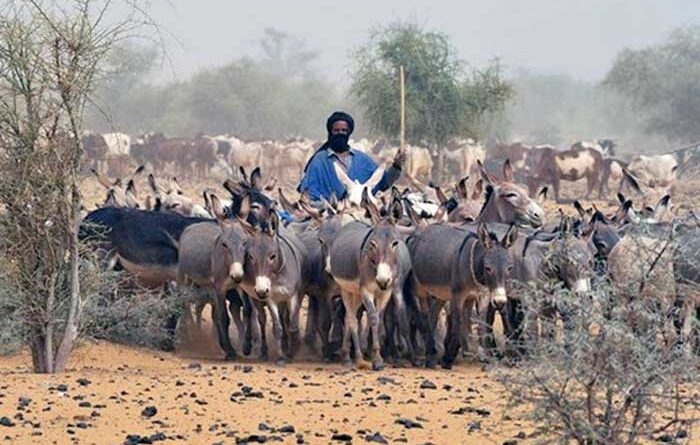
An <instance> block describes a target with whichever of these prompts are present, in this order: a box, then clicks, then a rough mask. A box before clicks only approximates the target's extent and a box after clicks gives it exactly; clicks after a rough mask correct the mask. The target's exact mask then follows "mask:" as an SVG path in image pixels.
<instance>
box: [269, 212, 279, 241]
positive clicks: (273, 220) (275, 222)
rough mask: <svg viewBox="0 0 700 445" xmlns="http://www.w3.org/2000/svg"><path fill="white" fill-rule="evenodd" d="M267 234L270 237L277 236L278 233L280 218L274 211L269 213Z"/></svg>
mask: <svg viewBox="0 0 700 445" xmlns="http://www.w3.org/2000/svg"><path fill="white" fill-rule="evenodd" d="M268 225H269V227H268V233H269V234H270V235H277V234H278V233H279V231H280V217H279V216H278V215H277V212H275V211H274V210H273V211H271V212H270V220H269V221H268Z"/></svg>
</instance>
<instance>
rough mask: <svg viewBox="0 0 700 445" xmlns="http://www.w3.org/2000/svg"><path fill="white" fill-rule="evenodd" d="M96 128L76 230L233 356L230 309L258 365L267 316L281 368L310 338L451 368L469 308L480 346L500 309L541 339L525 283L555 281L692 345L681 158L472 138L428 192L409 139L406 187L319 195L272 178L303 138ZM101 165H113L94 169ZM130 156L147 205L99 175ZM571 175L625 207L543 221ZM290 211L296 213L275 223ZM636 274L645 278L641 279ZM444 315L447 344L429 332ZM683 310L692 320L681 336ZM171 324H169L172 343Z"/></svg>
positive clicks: (694, 303)
mask: <svg viewBox="0 0 700 445" xmlns="http://www.w3.org/2000/svg"><path fill="white" fill-rule="evenodd" d="M97 136H98V135H94V134H91V135H87V136H86V139H85V141H86V148H88V155H89V157H90V162H91V165H92V166H93V170H94V172H95V173H96V174H97V175H98V178H99V179H100V182H101V183H102V185H104V186H105V188H106V189H107V198H106V200H105V202H104V204H103V205H102V206H101V207H100V208H98V209H96V210H93V211H91V212H89V213H87V214H86V217H85V219H84V223H83V226H82V227H81V237H82V238H83V239H85V240H91V242H93V243H94V245H95V247H96V249H98V250H99V252H100V253H101V254H102V255H103V259H104V264H105V267H120V268H121V269H123V270H125V271H126V272H127V273H129V274H131V275H133V277H134V278H135V280H136V281H137V282H138V283H139V284H140V285H142V286H146V287H151V288H163V289H166V290H167V291H168V292H176V293H183V294H184V293H187V294H189V295H191V294H195V295H197V298H196V300H195V303H194V304H193V305H194V312H195V315H196V316H197V317H201V312H202V309H203V308H204V306H205V305H207V304H211V306H212V318H213V324H214V326H215V327H216V333H217V337H218V342H219V345H220V347H221V349H222V350H223V352H224V353H225V357H226V359H227V360H233V359H235V358H236V357H237V355H238V353H239V352H238V351H237V349H236V348H235V347H234V346H233V342H232V341H231V338H230V336H229V324H230V320H231V318H232V319H233V322H234V325H235V328H236V330H237V332H238V335H237V338H238V339H239V340H240V343H241V345H240V351H242V353H243V354H245V355H250V354H252V351H253V344H254V343H258V344H259V351H260V352H259V353H260V357H261V359H267V358H268V356H269V354H268V341H267V336H268V329H267V319H268V317H269V318H270V320H271V329H270V332H271V333H272V337H273V338H272V339H271V340H272V342H273V345H274V352H275V353H274V356H275V357H277V359H278V361H279V362H285V361H288V360H291V359H292V358H293V357H294V356H295V354H296V353H297V352H298V350H299V347H300V346H301V343H302V341H303V342H305V343H306V344H307V345H309V346H310V347H312V348H314V349H315V347H316V346H317V345H318V344H320V346H321V349H320V352H319V354H320V355H321V356H322V357H323V358H324V359H327V360H336V359H339V360H341V361H343V362H345V363H352V361H353V360H354V361H355V363H356V364H357V365H358V366H359V367H365V366H369V363H366V362H365V357H368V358H369V360H370V363H371V367H372V368H373V369H381V368H382V367H383V366H384V360H385V359H399V358H407V359H409V360H410V361H411V362H412V363H414V364H416V365H425V366H429V367H433V366H435V365H437V364H438V363H441V364H442V366H444V367H450V366H451V365H452V364H453V363H454V362H455V360H456V358H457V355H458V353H459V351H460V349H462V351H463V352H466V350H467V348H468V344H469V342H468V337H469V335H471V330H472V321H473V320H474V319H475V318H477V319H479V320H480V322H479V323H478V333H477V338H478V339H479V344H480V347H481V349H482V352H483V351H485V352H489V351H493V350H494V348H495V347H496V345H495V342H494V336H493V332H492V329H493V326H492V324H493V319H494V315H495V314H496V313H500V316H501V319H502V321H503V326H504V330H505V334H506V343H509V342H512V344H513V345H517V344H522V342H521V341H519V339H521V338H522V337H523V336H526V335H537V333H532V332H524V331H523V329H522V326H523V310H522V300H523V299H522V298H521V297H522V292H532V291H534V289H537V288H540V289H545V288H547V289H551V288H552V286H558V287H560V288H562V289H566V290H567V291H568V292H571V293H572V294H574V295H577V296H578V295H580V296H581V298H588V297H590V295H592V294H594V293H595V290H596V287H597V286H599V285H601V284H600V283H602V282H603V280H609V282H610V283H611V285H612V286H613V287H615V288H617V289H619V290H620V291H621V292H626V293H628V294H630V295H629V296H630V298H654V299H658V300H659V301H662V302H664V304H668V306H669V307H672V308H676V309H677V310H672V311H669V322H670V321H672V322H673V324H674V326H675V328H676V332H675V334H676V336H677V338H678V339H680V340H682V341H686V340H687V341H688V342H690V343H691V344H692V345H693V346H694V347H695V348H696V349H698V352H700V330H699V329H698V326H697V324H698V322H700V301H698V298H697V295H696V291H697V284H699V283H700V263H697V262H696V261H694V260H695V259H697V258H699V257H700V255H699V254H700V252H698V250H700V230H699V227H700V226H699V225H698V222H697V220H696V219H695V216H694V215H693V214H692V212H689V213H688V214H687V215H680V214H673V213H672V212H671V211H670V210H669V207H670V204H671V200H670V193H671V187H672V186H673V183H674V179H675V175H676V172H677V170H678V169H679V167H681V166H682V162H683V160H682V159H680V160H679V159H678V158H677V157H676V156H675V154H674V153H671V154H667V155H658V156H654V157H647V156H636V157H635V158H634V159H632V160H630V161H629V162H625V161H622V160H620V159H618V158H615V157H614V144H613V143H612V141H609V140H601V141H597V142H594V143H587V142H577V143H574V144H573V145H572V146H571V147H570V148H569V149H567V150H557V149H556V148H555V147H553V146H549V145H545V146H527V145H524V144H521V143H514V144H508V145H500V146H495V147H492V148H490V149H489V150H488V151H487V153H488V156H486V154H485V151H484V150H483V149H482V148H481V147H480V146H479V145H478V144H475V143H473V142H472V141H460V142H456V143H455V144H453V145H452V146H451V147H449V148H448V149H446V154H447V156H446V157H447V160H448V164H449V168H451V169H453V170H454V173H455V176H456V177H457V180H455V181H454V183H444V184H434V183H430V185H428V183H429V182H430V177H431V172H432V169H433V165H432V158H433V156H432V154H431V153H430V151H429V150H427V149H424V148H418V147H407V148H406V150H407V166H405V167H404V175H403V176H404V177H403V178H402V179H401V180H400V181H399V184H402V185H401V186H395V187H393V188H392V189H390V190H387V191H384V192H381V193H378V194H377V195H374V196H373V195H372V194H371V193H368V192H367V190H372V188H373V187H374V185H375V184H374V182H373V181H375V182H376V181H378V179H379V177H378V175H373V177H372V178H370V179H369V180H368V181H367V183H364V184H360V183H358V182H356V181H350V180H349V178H347V176H346V175H344V172H343V171H342V170H338V171H337V174H338V178H339V179H340V180H341V182H343V183H344V185H345V186H346V188H347V194H346V196H345V197H343V199H338V198H336V197H333V198H332V199H329V200H323V201H322V202H320V203H319V202H312V201H311V200H310V198H309V197H308V196H307V195H306V194H301V195H297V194H295V195H294V196H291V194H290V193H285V192H284V190H283V188H282V187H277V182H276V180H275V179H273V177H272V176H273V175H274V176H275V177H276V178H277V179H278V180H279V184H280V185H283V184H294V183H295V182H297V181H298V179H299V178H300V176H299V175H300V174H301V173H302V172H303V168H304V165H305V163H306V161H307V159H308V157H309V156H311V154H313V152H314V150H315V148H316V147H317V145H316V144H314V143H312V142H311V141H308V140H292V141H288V142H286V143H276V142H243V141H241V140H238V139H236V138H231V137H227V136H217V137H208V136H204V135H198V136H197V137H195V138H193V139H180V138H171V139H168V138H165V137H164V136H163V135H162V134H150V135H144V136H142V137H139V138H138V139H135V140H133V141H132V140H130V139H129V144H121V145H120V141H124V140H127V139H126V138H127V137H126V136H125V135H122V136H114V134H112V135H110V136H108V137H102V139H101V140H100V139H99V138H98V137H97ZM96 140H98V142H95V141H96ZM114 141H116V142H114ZM353 146H360V147H362V146H364V147H365V148H364V150H366V151H367V152H368V153H370V154H374V155H376V158H377V159H378V161H379V163H380V164H382V162H384V160H388V159H392V158H393V156H394V154H395V149H393V150H392V149H391V148H390V147H385V146H384V145H383V144H369V143H366V144H365V143H364V142H361V143H359V144H355V145H353ZM95 147H102V148H100V149H99V150H97V151H96V149H95ZM105 147H107V148H105ZM119 147H121V148H119ZM127 148H128V149H127ZM271 150H274V151H275V153H276V154H274V155H269V154H271V153H272V151H271ZM98 151H99V153H97V152H98ZM96 153H97V154H96ZM104 161H108V162H111V163H113V164H111V165H108V166H107V167H104V166H103V165H101V164H102V162H104ZM133 161H136V163H138V164H141V165H146V167H145V168H144V167H140V168H139V169H138V170H137V171H136V173H134V175H138V174H143V170H144V169H150V170H151V173H150V174H149V175H148V183H149V186H150V189H151V194H150V195H149V197H148V198H146V199H145V200H144V199H139V198H138V196H137V194H136V191H135V186H134V180H133V179H134V178H133V177H132V178H131V179H130V180H115V181H113V180H109V179H107V178H106V176H105V173H108V171H110V172H111V173H112V174H114V173H115V172H118V174H119V175H123V173H124V172H125V171H126V170H127V169H129V168H131V165H132V163H133ZM114 162H116V163H114ZM215 167H216V168H221V174H223V175H225V176H226V177H227V179H226V180H225V182H224V184H223V189H222V190H221V191H218V190H212V189H207V190H204V191H203V193H202V197H201V198H197V199H195V198H193V197H188V196H186V194H185V193H183V191H182V190H181V189H180V188H179V186H178V184H177V181H176V180H174V179H168V180H166V181H163V180H162V179H159V178H160V177H165V176H168V173H177V174H179V175H180V176H183V175H188V174H191V175H193V176H195V177H196V176H207V175H210V174H213V173H212V169H214V168H215ZM380 168H381V167H380ZM263 171H264V172H266V175H267V176H269V177H270V179H269V180H267V181H265V180H263V175H262V172H263ZM248 172H250V174H248ZM375 176H377V177H376V178H375ZM460 176H462V177H461V178H460ZM168 177H170V176H168ZM579 179H585V180H586V193H585V197H586V198H588V197H589V196H590V195H591V194H592V193H593V192H594V191H595V192H597V193H598V197H599V198H600V197H603V198H607V193H608V191H609V188H608V187H609V182H610V181H615V182H616V187H617V191H618V193H617V200H618V201H619V202H618V205H617V210H616V211H614V212H612V213H609V214H605V213H604V212H602V211H600V210H599V209H597V208H595V207H593V208H588V209H586V208H584V206H582V205H581V204H580V203H579V202H578V201H573V200H572V204H573V205H574V208H575V209H576V211H577V212H576V215H577V216H565V215H564V213H561V214H560V215H559V217H558V218H557V219H556V220H552V219H550V220H547V218H546V217H545V212H544V210H543V207H542V201H543V200H545V199H546V194H547V189H548V187H551V188H552V190H553V192H554V198H555V200H557V201H560V200H562V197H561V195H560V193H561V182H562V181H576V180H579ZM625 194H628V196H632V199H628V198H627V197H625ZM630 194H631V195H630ZM200 199H201V202H200ZM282 210H284V211H286V213H288V214H289V215H291V216H292V218H288V219H286V220H285V222H283V221H282V220H281V219H280V217H279V214H280V211H282ZM290 220H291V221H290ZM681 247H682V248H681ZM554 253H556V254H554ZM603 277H605V278H603ZM640 281H644V282H645V283H647V284H646V285H645V286H642V287H641V288H640V287H635V286H634V285H633V283H638V282H640ZM605 282H606V283H608V281H605ZM305 300H306V304H307V307H308V309H307V310H306V311H305V314H306V317H302V306H303V303H304V302H305ZM183 301H185V299H184V298H183ZM186 301H187V304H188V305H190V303H191V301H192V300H191V299H187V300H186ZM190 309H191V308H189V307H188V310H187V311H186V313H187V314H191V310H190ZM550 309H551V310H550V311H548V312H547V313H546V314H545V313H543V314H542V316H548V317H556V316H561V317H562V318H564V317H565V315H566V314H564V313H562V310H561V308H557V307H556V304H554V305H553V306H552V307H551V308H550ZM443 314H446V320H447V328H446V332H445V333H444V339H443V338H441V335H442V334H438V331H439V329H438V326H439V325H440V324H441V317H442V316H443ZM686 318H688V319H692V318H694V319H695V323H693V328H692V329H690V332H689V333H688V329H685V330H684V329H683V323H684V321H686V320H685V319H686ZM174 322H175V320H170V323H169V326H168V329H171V330H172V331H173V335H174V329H175V323H174ZM302 325H303V328H302ZM363 328H364V329H366V331H367V340H366V342H365V341H364V340H363V339H364V336H363V335H362V334H363ZM302 331H303V336H302ZM438 339H439V340H440V341H444V343H443V344H444V347H443V348H439V347H438V345H437V344H436V342H437V341H438ZM365 343H366V345H367V348H366V350H363V348H362V346H363V344H365ZM439 349H441V350H442V351H440V352H439V351H438V350H439ZM516 349H517V348H509V345H508V344H507V345H506V350H509V351H512V350H516ZM520 352H522V351H520ZM516 353H517V351H516Z"/></svg>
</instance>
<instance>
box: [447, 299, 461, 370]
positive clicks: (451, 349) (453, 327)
mask: <svg viewBox="0 0 700 445" xmlns="http://www.w3.org/2000/svg"><path fill="white" fill-rule="evenodd" d="M450 306H451V307H450V314H449V317H448V319H447V321H448V323H447V335H446V336H445V353H444V354H443V356H442V367H443V368H445V369H450V368H452V365H453V364H454V362H455V358H456V357H457V353H458V352H459V346H460V344H459V343H460V330H461V329H462V316H463V315H464V297H463V296H455V297H454V298H453V299H452V300H451V301H450Z"/></svg>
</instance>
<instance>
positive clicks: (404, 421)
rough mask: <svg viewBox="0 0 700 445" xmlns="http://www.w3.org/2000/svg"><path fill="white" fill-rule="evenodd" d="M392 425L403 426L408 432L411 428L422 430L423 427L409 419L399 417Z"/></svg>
mask: <svg viewBox="0 0 700 445" xmlns="http://www.w3.org/2000/svg"><path fill="white" fill-rule="evenodd" d="M394 423H397V424H399V425H403V426H404V427H405V428H407V429H409V430H410V429H412V428H423V425H421V424H420V423H418V422H415V421H413V420H411V419H406V418H404V417H399V418H398V419H396V421H395V422H394Z"/></svg>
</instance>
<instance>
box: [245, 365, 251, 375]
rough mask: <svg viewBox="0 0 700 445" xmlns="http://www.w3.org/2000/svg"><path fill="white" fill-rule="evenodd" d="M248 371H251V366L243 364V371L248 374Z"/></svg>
mask: <svg viewBox="0 0 700 445" xmlns="http://www.w3.org/2000/svg"><path fill="white" fill-rule="evenodd" d="M250 372H253V367H252V366H250V365H245V366H244V367H243V373H245V374H248V373H250Z"/></svg>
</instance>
